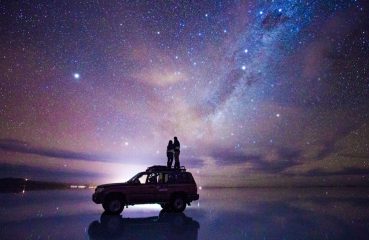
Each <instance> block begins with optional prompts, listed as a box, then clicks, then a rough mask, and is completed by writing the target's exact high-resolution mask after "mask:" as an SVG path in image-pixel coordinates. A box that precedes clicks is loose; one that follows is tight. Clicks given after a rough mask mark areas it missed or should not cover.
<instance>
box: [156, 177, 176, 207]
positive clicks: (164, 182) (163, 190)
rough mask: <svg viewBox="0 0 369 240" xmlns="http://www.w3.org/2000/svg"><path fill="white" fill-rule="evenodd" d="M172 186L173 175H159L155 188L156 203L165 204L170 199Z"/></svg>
mask: <svg viewBox="0 0 369 240" xmlns="http://www.w3.org/2000/svg"><path fill="white" fill-rule="evenodd" d="M172 184H173V175H172V174H171V173H160V175H159V181H158V186H157V199H158V202H167V201H168V200H169V198H170V194H171V192H172V191H171V189H172V186H171V185H172Z"/></svg>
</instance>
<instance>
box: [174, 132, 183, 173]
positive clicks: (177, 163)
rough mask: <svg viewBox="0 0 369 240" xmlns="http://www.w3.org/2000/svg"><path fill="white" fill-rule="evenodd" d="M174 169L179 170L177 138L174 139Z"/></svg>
mask: <svg viewBox="0 0 369 240" xmlns="http://www.w3.org/2000/svg"><path fill="white" fill-rule="evenodd" d="M173 145H174V161H175V162H174V168H176V169H179V168H180V164H179V153H180V152H181V151H180V148H181V145H180V144H179V141H178V138H177V137H174V144H173Z"/></svg>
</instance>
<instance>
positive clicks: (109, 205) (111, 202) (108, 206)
mask: <svg viewBox="0 0 369 240" xmlns="http://www.w3.org/2000/svg"><path fill="white" fill-rule="evenodd" d="M103 208H104V210H105V211H106V212H107V213H109V214H120V213H121V212H122V211H123V208H124V203H123V201H122V200H121V199H119V198H111V199H108V200H107V201H106V202H104V203H103Z"/></svg>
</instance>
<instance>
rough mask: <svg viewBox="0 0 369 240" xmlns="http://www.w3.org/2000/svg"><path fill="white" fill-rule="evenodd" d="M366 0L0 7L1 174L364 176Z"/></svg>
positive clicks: (224, 179)
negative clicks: (170, 155) (175, 162)
mask: <svg viewBox="0 0 369 240" xmlns="http://www.w3.org/2000/svg"><path fill="white" fill-rule="evenodd" d="M368 7H369V5H368V3H367V2H366V1H297V0H291V1H251V0H250V1H207V2H195V3H190V2H188V3H180V2H177V1H174V2H167V1H160V2H155V3H154V2H152V1H147V2H145V1H99V2H92V1H91V2H86V3H77V2H76V1H57V2H51V1H45V2H39V3H16V2H14V1H10V2H4V3H2V4H1V8H0V13H1V16H2V20H1V23H0V33H1V34H0V120H1V125H0V153H1V155H0V166H1V168H0V169H1V170H0V177H9V176H16V177H27V178H34V179H48V180H55V181H59V180H63V181H79V182H98V183H99V182H103V181H121V180H126V179H128V177H130V176H131V175H134V174H135V173H136V172H137V171H140V170H144V169H145V168H146V167H147V166H149V165H154V164H165V162H166V154H165V150H166V145H167V143H168V140H170V139H171V138H173V137H174V136H177V137H178V138H179V140H180V142H181V146H182V149H181V156H180V158H181V163H182V165H185V166H186V167H187V168H189V169H190V170H191V171H192V172H193V173H194V175H195V178H196V179H197V181H198V182H199V183H200V184H201V185H204V186H265V185H268V186H269V185H278V186H279V185H283V186H289V185H352V184H353V185H362V184H368V181H369V178H368V177H369V165H368V163H369V141H368V139H369V126H368V124H369V118H368V109H369V101H368V97H369V74H368V73H369V69H368V68H369V67H368V66H369V60H368V59H369V55H368V51H369V25H368V22H369V13H368Z"/></svg>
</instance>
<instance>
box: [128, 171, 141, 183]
mask: <svg viewBox="0 0 369 240" xmlns="http://www.w3.org/2000/svg"><path fill="white" fill-rule="evenodd" d="M141 175H142V172H140V173H137V174H136V175H134V176H133V177H132V178H131V179H129V180H128V181H127V182H128V183H130V182H133V181H134V180H135V179H137V178H139V177H141Z"/></svg>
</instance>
